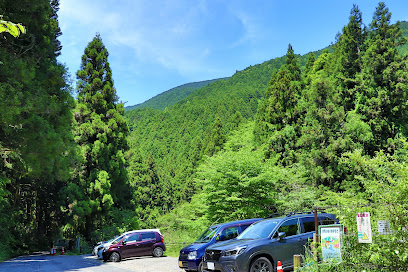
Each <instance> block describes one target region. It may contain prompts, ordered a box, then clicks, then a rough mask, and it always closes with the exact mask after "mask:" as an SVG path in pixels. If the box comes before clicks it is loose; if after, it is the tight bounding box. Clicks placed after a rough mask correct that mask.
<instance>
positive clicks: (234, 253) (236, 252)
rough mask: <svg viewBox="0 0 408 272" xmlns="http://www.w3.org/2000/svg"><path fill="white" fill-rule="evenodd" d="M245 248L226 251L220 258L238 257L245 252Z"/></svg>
mask: <svg viewBox="0 0 408 272" xmlns="http://www.w3.org/2000/svg"><path fill="white" fill-rule="evenodd" d="M246 248H247V246H242V247H237V248H234V249H231V250H226V251H224V252H223V253H222V256H238V255H240V254H241V253H243V252H244V251H245V249H246Z"/></svg>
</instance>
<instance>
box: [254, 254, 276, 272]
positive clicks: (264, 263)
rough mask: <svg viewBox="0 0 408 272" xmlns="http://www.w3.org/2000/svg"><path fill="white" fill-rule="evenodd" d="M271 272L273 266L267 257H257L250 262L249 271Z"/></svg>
mask: <svg viewBox="0 0 408 272" xmlns="http://www.w3.org/2000/svg"><path fill="white" fill-rule="evenodd" d="M261 271H262V272H273V271H275V270H274V267H273V265H272V263H271V262H270V261H269V259H268V258H265V257H259V258H257V259H255V260H254V261H253V262H252V263H251V268H250V269H249V272H261Z"/></svg>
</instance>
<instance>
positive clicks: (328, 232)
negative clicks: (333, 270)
mask: <svg viewBox="0 0 408 272" xmlns="http://www.w3.org/2000/svg"><path fill="white" fill-rule="evenodd" d="M343 230H344V226H343V225H339V224H336V225H323V226H319V234H320V247H321V249H322V256H323V260H324V261H326V260H330V259H331V260H335V261H339V262H341V244H342V234H343Z"/></svg>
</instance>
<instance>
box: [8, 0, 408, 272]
mask: <svg viewBox="0 0 408 272" xmlns="http://www.w3.org/2000/svg"><path fill="white" fill-rule="evenodd" d="M26 2H27V3H28V1H26ZM22 6H23V8H21V7H22ZM57 10H58V1H51V2H50V1H45V0H35V1H30V5H21V3H19V4H18V5H17V4H8V5H5V4H0V14H5V18H4V19H5V20H7V21H9V20H10V21H15V22H21V23H22V24H23V25H24V26H26V27H27V34H26V35H23V36H20V37H19V38H18V39H16V38H14V37H12V36H11V35H10V34H9V33H6V32H3V33H0V38H1V39H0V45H1V47H0V59H1V61H2V62H3V64H0V65H1V69H0V103H1V105H0V152H1V153H0V154H1V158H2V163H1V165H0V227H1V229H2V232H1V233H0V239H1V241H2V242H3V244H4V245H5V247H3V248H2V249H0V258H1V259H4V258H6V257H8V256H10V255H11V254H19V253H22V252H25V251H29V250H36V249H46V248H47V247H48V246H49V243H50V242H52V240H53V239H55V238H56V237H58V236H61V235H64V236H65V237H66V238H73V237H75V236H78V235H80V236H82V237H84V238H85V239H86V240H87V241H88V242H95V241H96V240H99V239H106V238H109V236H112V235H114V234H117V233H118V232H121V231H126V230H130V229H135V228H139V227H146V228H151V227H154V228H156V227H158V228H161V230H162V232H163V233H164V234H165V239H166V241H167V242H169V243H171V244H172V245H171V252H173V254H177V247H176V246H174V243H177V242H181V241H182V242H191V241H192V240H194V238H195V237H196V236H197V235H198V234H199V233H200V232H201V231H202V230H203V229H204V228H205V227H206V226H208V225H209V224H211V223H213V222H224V221H229V220H235V219H241V218H248V217H263V216H266V215H268V214H269V213H273V212H283V211H294V210H295V211H296V210H304V209H310V208H311V207H312V206H314V205H317V206H322V207H326V209H327V210H328V211H332V212H334V213H336V214H337V215H338V216H339V218H340V219H341V221H342V222H343V223H344V224H346V225H347V226H348V228H349V230H350V233H351V235H350V236H348V237H347V238H346V243H345V251H346V252H347V254H345V255H344V260H345V262H343V263H342V264H327V265H324V266H321V267H319V268H316V265H311V266H310V267H309V268H310V270H311V271H314V270H313V269H316V270H319V269H320V271H325V269H326V270H327V271H336V270H337V271H351V270H353V269H354V270H356V271H362V270H363V269H366V270H368V269H370V270H378V271H381V270H384V269H388V270H392V271H398V270H403V269H404V268H405V267H406V266H407V265H408V264H407V259H408V257H407V254H408V252H407V249H406V247H404V246H403V244H401V242H400V241H405V240H406V239H407V238H408V237H407V234H406V231H405V230H406V228H407V227H408V226H407V224H408V219H407V214H406V209H407V205H408V202H407V201H408V200H407V199H408V198H407V192H408V188H407V180H408V179H407V174H408V172H407V167H406V164H407V154H408V144H407V136H408V135H407V124H408V116H407V114H406V111H407V108H406V107H407V99H408V97H407V91H408V72H407V71H408V70H407V68H408V59H407V55H406V54H405V52H407V49H406V48H407V45H406V43H405V42H406V41H405V38H404V37H406V35H407V28H408V24H407V23H406V22H402V23H400V24H394V25H391V24H390V19H391V13H390V12H389V10H388V9H387V8H386V6H385V4H384V3H380V4H379V5H378V7H377V9H376V10H375V13H374V15H373V20H372V22H371V23H370V24H369V26H368V27H364V24H363V22H362V14H361V12H360V11H359V9H358V7H357V6H353V8H352V9H351V13H350V17H349V22H348V23H347V24H346V25H345V26H344V28H343V29H342V31H341V33H340V34H339V35H338V37H337V41H336V43H335V44H333V45H331V46H330V47H328V48H326V49H323V50H321V51H318V52H313V53H310V54H307V55H304V56H298V55H296V54H295V50H294V48H292V46H291V45H289V46H288V51H287V54H286V56H284V57H281V58H277V59H273V60H270V61H266V62H264V63H262V64H258V65H255V66H251V67H248V68H247V69H245V70H243V71H237V72H236V73H235V74H234V75H233V76H232V77H229V78H225V79H219V80H214V81H211V82H210V81H207V82H201V83H197V84H198V85H197V84H193V85H191V84H188V85H183V86H180V88H177V89H176V90H174V89H173V90H170V91H168V92H167V93H165V94H163V95H159V96H157V97H155V98H153V99H151V100H150V101H149V103H146V104H144V105H143V107H141V108H138V109H133V110H129V111H126V113H125V111H124V107H123V104H122V103H119V102H118V97H117V95H116V90H115V87H114V83H113V80H112V71H111V69H110V66H109V62H108V60H107V58H108V51H107V49H106V48H105V46H104V44H103V43H102V39H101V37H100V36H99V35H96V37H95V38H94V39H93V40H92V41H91V42H90V43H89V44H88V46H87V47H86V48H85V51H84V55H83V56H82V62H81V69H80V70H79V71H78V72H77V79H78V82H77V91H78V95H77V103H76V104H75V101H74V99H73V97H72V95H71V89H70V87H69V86H68V83H67V82H68V81H67V77H66V71H65V68H64V66H63V65H61V64H59V63H58V62H57V61H56V57H57V56H58V54H59V52H60V49H61V45H60V44H59V42H58V39H57V38H58V36H59V35H60V31H59V28H58V21H57V16H56V12H57ZM6 15H7V16H10V17H7V16H6ZM200 84H202V85H200ZM163 100H166V104H163V103H164V102H163ZM361 211H369V212H371V214H372V218H373V220H379V219H385V220H388V221H389V222H390V223H391V225H392V228H393V230H394V232H393V234H392V235H390V236H387V237H382V236H375V237H374V243H373V244H372V245H360V244H358V243H357V242H356V239H355V237H354V236H353V234H354V233H355V232H356V229H355V214H356V212H361ZM373 225H374V224H373ZM8 249H9V250H8ZM391 249H392V250H391ZM381 256H385V257H386V259H384V258H381Z"/></svg>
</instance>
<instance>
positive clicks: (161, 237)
mask: <svg viewBox="0 0 408 272" xmlns="http://www.w3.org/2000/svg"><path fill="white" fill-rule="evenodd" d="M160 239H161V242H162V243H164V240H163V235H160Z"/></svg>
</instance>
